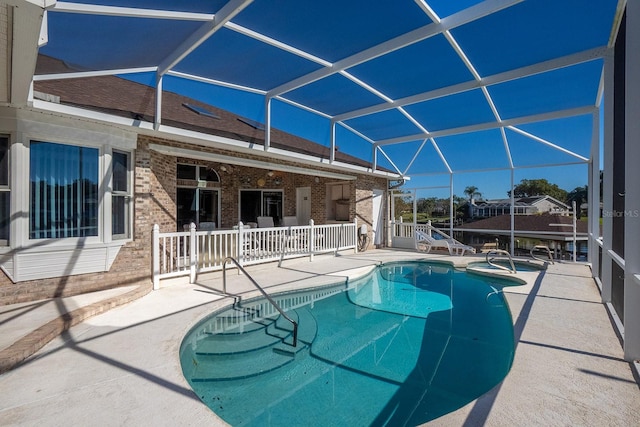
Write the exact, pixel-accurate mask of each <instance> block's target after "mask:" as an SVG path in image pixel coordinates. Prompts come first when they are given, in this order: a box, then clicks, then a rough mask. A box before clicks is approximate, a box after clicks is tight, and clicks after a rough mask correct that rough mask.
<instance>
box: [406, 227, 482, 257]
mask: <svg viewBox="0 0 640 427" xmlns="http://www.w3.org/2000/svg"><path fill="white" fill-rule="evenodd" d="M415 239H416V249H417V250H424V251H425V252H426V253H429V252H431V249H442V250H446V251H447V252H449V255H458V256H462V255H464V254H465V253H467V252H469V253H472V254H474V253H476V250H475V249H474V248H473V247H471V246H467V245H465V244H463V243H460V242H458V241H457V240H456V239H452V238H448V239H447V238H442V239H436V238H434V237H433V236H429V235H428V234H427V233H425V232H423V231H418V230H416V231H415ZM423 248H424V249H423Z"/></svg>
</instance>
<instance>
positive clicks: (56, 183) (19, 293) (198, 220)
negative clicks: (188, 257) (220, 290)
mask: <svg viewBox="0 0 640 427" xmlns="http://www.w3.org/2000/svg"><path fill="white" fill-rule="evenodd" d="M66 69H67V66H66V64H63V63H61V62H59V61H56V60H54V59H52V58H47V57H39V58H38V60H37V70H38V72H47V73H53V72H60V73H62V72H65V71H66ZM122 94H127V96H122ZM5 101H6V100H5ZM154 104H155V100H154V89H153V88H150V87H147V86H145V85H142V84H139V83H135V82H132V81H128V80H124V79H121V78H118V77H113V76H107V77H90V78H86V79H60V80H53V81H46V82H36V83H35V85H34V87H33V101H32V102H29V103H27V102H26V99H25V102H24V103H23V104H22V105H21V104H19V103H12V102H4V103H2V104H1V105H2V106H0V173H1V174H2V182H0V204H1V212H2V221H1V222H0V224H1V226H0V244H2V246H0V269H1V270H2V271H1V272H0V303H15V302H23V301H30V300H36V299H42V298H51V297H56V296H66V295H73V294H78V293H83V292H88V291H95V290H100V289H107V288H110V287H115V286H122V285H128V284H133V283H143V284H148V285H149V286H150V284H151V274H152V271H151V270H152V267H151V266H152V260H151V256H152V255H151V241H152V228H153V226H154V224H158V225H159V228H160V230H161V231H163V232H174V231H182V230H183V229H184V228H185V225H186V226H187V227H188V224H190V223H192V222H193V223H195V224H196V226H197V227H205V226H206V227H215V228H232V227H234V226H236V225H237V224H238V223H239V222H240V221H242V222H243V223H245V224H247V223H249V224H250V223H253V222H255V221H256V218H257V217H258V216H271V217H273V218H274V223H275V224H276V225H279V224H280V223H281V221H282V219H283V218H284V217H285V216H295V217H297V220H298V222H299V223H300V224H305V223H308V222H309V220H310V219H313V220H314V222H315V223H316V224H323V223H340V222H353V221H357V222H358V223H359V224H366V225H367V226H368V232H369V234H370V239H371V240H372V241H374V242H376V243H377V244H380V245H381V244H384V243H383V242H384V239H383V234H384V231H383V224H384V220H385V218H386V214H385V206H386V202H385V200H386V193H387V188H388V179H391V178H396V176H395V175H393V174H389V173H387V172H384V171H382V172H381V171H371V169H370V168H369V167H368V164H367V163H366V162H363V161H362V160H360V159H357V158H355V157H353V156H349V155H347V154H345V153H340V152H338V153H336V156H335V160H334V161H331V162H330V161H329V155H328V149H327V148H326V147H324V146H321V145H319V144H315V143H313V142H311V141H307V140H304V139H302V138H299V137H296V136H294V135H290V134H287V133H285V132H281V131H278V130H276V129H273V130H272V133H271V146H270V147H269V149H268V150H267V149H265V147H264V146H265V142H264V128H262V127H261V125H260V124H259V123H256V122H253V121H251V120H248V119H246V118H244V117H239V116H237V115H234V114H232V113H229V112H227V111H223V110H220V109H217V108H215V107H213V106H210V105H206V104H204V103H201V102H198V101H196V100H193V99H189V98H186V97H184V96H180V95H177V94H174V93H171V92H164V94H163V111H164V116H163V126H164V128H162V129H159V130H156V129H154V126H153V124H152V122H153V109H154Z"/></svg>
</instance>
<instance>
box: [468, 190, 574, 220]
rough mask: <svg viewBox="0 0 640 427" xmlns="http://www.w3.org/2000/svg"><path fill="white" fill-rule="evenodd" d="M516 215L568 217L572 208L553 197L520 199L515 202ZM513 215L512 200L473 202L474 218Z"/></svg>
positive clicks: (472, 211) (472, 215) (472, 214)
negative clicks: (549, 214)
mask: <svg viewBox="0 0 640 427" xmlns="http://www.w3.org/2000/svg"><path fill="white" fill-rule="evenodd" d="M513 207H514V214H515V215H536V214H542V213H551V214H560V215H568V214H569V212H570V207H569V206H568V205H566V204H565V203H562V202H561V201H559V200H557V199H554V198H553V197H551V196H546V195H543V196H532V197H520V198H518V199H515V200H514V206H513ZM510 213H511V199H496V200H483V201H480V202H478V203H477V204H476V203H475V202H474V201H473V200H472V202H471V212H470V214H471V217H472V218H490V217H494V216H499V215H509V214H510Z"/></svg>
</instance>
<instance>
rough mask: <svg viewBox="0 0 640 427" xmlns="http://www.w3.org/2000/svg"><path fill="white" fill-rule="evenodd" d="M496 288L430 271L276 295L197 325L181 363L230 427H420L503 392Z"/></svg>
mask: <svg viewBox="0 0 640 427" xmlns="http://www.w3.org/2000/svg"><path fill="white" fill-rule="evenodd" d="M506 284H510V283H509V282H507V281H504V280H500V279H496V280H493V279H488V278H483V277H480V276H474V275H469V274H466V273H465V272H464V271H458V270H455V269H453V268H449V267H447V266H443V265H438V264H429V263H426V262H404V263H391V264H386V265H383V266H380V267H378V268H377V269H376V270H374V272H373V273H372V274H370V275H368V276H367V277H365V278H362V279H358V280H356V281H353V282H351V283H349V285H348V286H345V285H341V286H333V287H324V288H321V289H316V290H308V291H305V292H298V293H288V294H284V295H278V296H276V297H275V298H274V299H276V301H277V302H278V304H280V305H281V306H282V307H283V308H284V309H285V310H286V311H287V313H288V315H289V316H290V317H292V318H294V320H296V321H298V322H299V332H298V345H297V347H295V348H294V347H292V346H291V345H290V343H291V340H292V337H291V331H292V326H291V324H290V323H288V322H287V321H286V320H285V319H283V318H282V317H281V316H278V315H277V314H278V313H277V312H274V311H273V310H271V308H270V305H269V304H266V303H265V302H264V301H263V300H254V301H248V302H244V303H243V304H242V306H236V307H233V308H230V309H227V310H224V311H223V312H220V313H217V314H215V315H213V316H211V317H209V318H207V319H205V320H204V321H202V322H200V323H199V324H198V325H197V326H196V327H194V328H193V329H192V330H191V332H190V333H189V334H188V335H187V337H186V338H185V339H184V341H183V343H182V346H181V350H180V358H181V363H182V370H183V373H184V375H185V378H186V379H187V380H188V381H189V383H190V385H191V386H192V388H193V390H194V391H195V393H197V395H198V396H199V397H200V399H202V401H203V402H204V403H205V404H206V405H207V406H208V407H209V408H211V409H212V410H213V411H214V412H215V413H216V414H217V415H218V416H219V417H221V418H222V419H223V420H225V421H226V422H227V423H229V424H231V425H233V426H293V425H304V426H370V425H393V426H395V425H417V424H421V423H425V422H427V421H429V420H433V419H435V418H437V417H440V416H442V415H444V414H446V413H448V412H451V411H453V410H455V409H458V408H460V407H462V406H464V405H465V404H467V403H468V402H470V401H472V400H474V399H476V398H477V397H479V396H480V395H482V394H484V393H485V392H486V391H488V390H490V389H491V388H492V387H494V386H495V385H496V384H498V383H499V382H500V381H501V380H502V379H503V378H504V377H505V375H506V374H507V372H508V371H509V369H510V367H511V363H512V361H513V355H514V338H513V323H512V319H511V315H510V312H509V310H508V307H507V305H506V303H505V300H504V298H503V295H502V293H501V292H500V290H501V288H502V286H503V285H506Z"/></svg>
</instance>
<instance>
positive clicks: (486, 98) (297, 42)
mask: <svg viewBox="0 0 640 427" xmlns="http://www.w3.org/2000/svg"><path fill="white" fill-rule="evenodd" d="M623 4H624V1H623V0H595V1H590V2H588V5H587V4H586V3H585V2H584V0H562V1H558V0H529V1H521V0H487V1H478V0H464V1H462V0H460V1H451V0H398V1H394V2H384V1H371V0H349V1H344V0H324V1H311V0H271V1H265V0H262V1H261V0H255V1H253V0H229V1H223V0H211V1H201V0H183V1H179V2H176V1H171V0H135V1H133V0H129V1H127V0H79V1H77V2H75V3H68V2H60V1H58V2H54V3H53V5H52V6H51V7H49V8H48V9H47V10H48V12H47V15H46V20H45V23H46V29H47V35H48V40H47V43H46V44H44V45H43V46H42V47H41V49H40V52H41V53H44V54H46V55H49V56H52V57H56V58H59V59H62V60H64V61H65V62H66V63H67V64H72V65H73V66H74V67H75V69H77V70H78V72H77V73H70V74H66V75H65V76H61V75H59V74H58V75H39V76H35V77H34V79H37V80H49V79H58V78H61V77H65V78H68V77H83V76H84V77H89V76H96V75H109V74H114V75H128V74H134V73H140V72H151V73H154V74H155V76H156V79H155V81H156V82H157V86H158V87H159V88H160V89H161V90H162V89H163V90H171V91H180V90H184V89H183V88H185V87H187V86H185V85H182V86H180V85H179V84H178V83H176V82H199V84H202V83H204V84H206V85H207V86H206V87H210V88H212V90H213V88H219V87H224V88H228V89H232V90H234V91H241V92H246V93H249V94H252V95H253V96H254V98H252V99H257V100H259V101H258V103H259V104H261V105H260V106H261V108H262V110H263V117H262V118H261V119H262V121H263V122H264V123H266V125H267V126H266V127H267V128H269V126H271V125H273V124H276V123H278V122H279V121H282V120H285V119H283V118H281V117H279V116H278V114H281V113H280V112H281V111H288V110H287V109H283V108H277V106H276V104H278V105H281V104H282V105H286V106H287V107H294V108H296V109H301V110H303V111H305V112H307V113H312V114H314V115H316V116H317V117H318V118H320V122H321V123H325V124H326V126H327V128H328V129H329V130H328V131H327V132H326V135H327V138H326V140H322V141H316V142H319V143H321V144H324V145H327V146H330V147H332V148H333V147H335V146H340V149H341V150H343V151H350V150H353V153H355V152H356V151H355V148H351V145H352V144H353V145H354V146H356V145H358V146H359V147H362V146H363V145H365V146H368V147H369V148H368V149H365V153H366V154H365V156H362V155H361V156H360V157H365V158H366V157H368V159H369V160H370V161H371V162H372V165H374V167H375V166H384V167H390V168H393V169H395V170H397V172H398V174H400V175H403V176H411V175H425V174H434V173H455V172H463V171H471V170H484V169H491V170H495V169H510V168H521V167H532V166H542V165H559V164H575V163H584V162H587V161H588V160H589V157H590V152H591V149H592V148H591V145H592V142H593V141H592V138H593V137H592V130H593V123H594V120H596V118H597V114H598V105H599V103H600V98H601V96H602V74H603V64H604V58H605V57H606V56H607V55H610V46H611V44H612V40H611V34H613V33H614V28H615V26H616V25H617V24H616V22H617V20H618V19H619V16H618V15H619V13H618V11H619V10H620V9H621V7H622V5H623ZM206 90H207V89H206V88H205V89H204V92H206ZM199 92H200V91H199ZM160 93H161V92H160ZM200 94H201V95H202V93H200ZM188 95H189V96H193V94H188ZM256 95H257V96H256ZM123 96H126V94H123ZM158 100H159V102H158V107H159V109H158V111H157V113H156V123H155V125H156V127H159V126H160V125H161V120H162V109H161V97H159V98H158ZM209 101H210V98H209ZM210 103H212V104H214V105H215V102H212V101H210ZM264 111H266V113H264ZM282 114H286V113H282ZM333 126H336V128H337V129H335V130H334V128H333ZM265 149H266V150H268V149H269V139H268V138H266V143H265Z"/></svg>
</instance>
